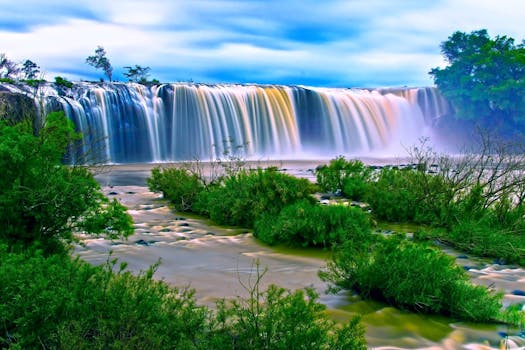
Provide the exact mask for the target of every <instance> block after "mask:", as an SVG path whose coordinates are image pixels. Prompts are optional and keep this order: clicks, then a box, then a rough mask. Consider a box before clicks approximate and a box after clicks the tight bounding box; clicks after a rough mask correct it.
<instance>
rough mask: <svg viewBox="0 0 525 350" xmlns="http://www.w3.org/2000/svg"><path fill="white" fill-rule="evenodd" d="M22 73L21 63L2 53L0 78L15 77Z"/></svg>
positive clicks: (0, 55)
mask: <svg viewBox="0 0 525 350" xmlns="http://www.w3.org/2000/svg"><path fill="white" fill-rule="evenodd" d="M18 73H20V65H19V64H18V63H16V62H14V61H11V60H10V59H8V58H7V56H6V55H5V54H4V53H2V54H0V78H5V79H14V78H15V77H16V75H17V74H18Z"/></svg>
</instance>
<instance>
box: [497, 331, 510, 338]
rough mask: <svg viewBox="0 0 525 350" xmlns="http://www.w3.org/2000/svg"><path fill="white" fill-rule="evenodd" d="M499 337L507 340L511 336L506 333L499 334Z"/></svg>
mask: <svg viewBox="0 0 525 350" xmlns="http://www.w3.org/2000/svg"><path fill="white" fill-rule="evenodd" d="M498 335H499V336H500V337H502V338H507V337H508V336H509V335H508V333H506V332H498Z"/></svg>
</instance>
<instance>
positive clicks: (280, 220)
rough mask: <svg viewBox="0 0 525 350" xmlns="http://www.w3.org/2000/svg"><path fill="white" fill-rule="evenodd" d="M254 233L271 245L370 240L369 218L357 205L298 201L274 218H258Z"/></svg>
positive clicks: (323, 245)
mask: <svg viewBox="0 0 525 350" xmlns="http://www.w3.org/2000/svg"><path fill="white" fill-rule="evenodd" d="M254 236H255V237H257V238H259V239H260V240H262V241H263V242H265V243H268V244H272V245H273V244H288V245H297V246H322V247H331V246H333V245H336V244H340V243H342V242H345V241H347V240H354V241H356V240H368V239H370V237H371V232H370V220H369V216H368V214H366V213H364V212H363V211H362V210H361V209H359V208H353V207H345V206H342V205H332V206H321V205H316V204H312V203H310V202H305V201H301V202H298V203H296V204H292V205H290V206H287V207H285V208H284V209H283V210H282V211H281V212H280V214H279V215H278V216H277V217H276V216H275V215H272V214H266V215H264V216H263V217H261V219H259V220H258V221H256V223H255V230H254Z"/></svg>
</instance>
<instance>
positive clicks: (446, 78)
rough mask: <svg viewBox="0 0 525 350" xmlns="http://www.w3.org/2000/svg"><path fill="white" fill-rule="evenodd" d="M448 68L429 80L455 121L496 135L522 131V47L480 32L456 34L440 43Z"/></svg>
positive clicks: (524, 69)
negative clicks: (497, 131) (497, 130)
mask: <svg viewBox="0 0 525 350" xmlns="http://www.w3.org/2000/svg"><path fill="white" fill-rule="evenodd" d="M441 52H442V53H443V55H444V57H445V59H446V61H447V62H448V66H447V67H445V68H439V67H437V68H433V69H432V70H431V71H430V75H432V76H433V77H434V82H435V84H436V85H437V86H438V88H439V90H440V91H441V92H442V93H443V95H444V96H445V97H446V98H448V99H449V100H450V101H451V102H452V104H453V105H454V107H455V109H456V113H457V117H458V118H462V119H467V120H473V121H476V122H479V124H480V125H481V126H483V127H490V128H491V129H494V128H495V127H499V128H500V131H502V132H508V131H511V130H513V131H515V129H516V128H520V129H521V130H523V128H524V127H525V44H524V43H521V44H517V45H516V44H515V43H514V39H513V38H510V37H507V36H496V37H495V38H494V39H491V38H490V37H489V35H488V34H487V31H486V30H485V29H482V30H478V31H473V32H471V33H470V34H467V33H463V32H459V31H457V32H455V33H454V34H452V35H451V36H450V37H449V38H448V39H447V40H446V41H444V42H442V43H441Z"/></svg>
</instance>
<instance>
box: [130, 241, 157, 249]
mask: <svg viewBox="0 0 525 350" xmlns="http://www.w3.org/2000/svg"><path fill="white" fill-rule="evenodd" d="M154 243H157V241H145V240H143V239H139V240H138V241H135V244H138V245H143V246H145V247H148V246H150V245H152V244H154Z"/></svg>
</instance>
